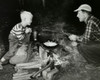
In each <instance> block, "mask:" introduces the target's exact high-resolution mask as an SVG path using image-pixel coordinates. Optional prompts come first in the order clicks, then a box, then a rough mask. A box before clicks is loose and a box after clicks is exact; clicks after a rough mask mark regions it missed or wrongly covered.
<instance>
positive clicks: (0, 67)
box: [0, 62, 3, 70]
mask: <svg viewBox="0 0 100 80" xmlns="http://www.w3.org/2000/svg"><path fill="white" fill-rule="evenodd" d="M2 69H3V66H2V63H1V62H0V70H2Z"/></svg>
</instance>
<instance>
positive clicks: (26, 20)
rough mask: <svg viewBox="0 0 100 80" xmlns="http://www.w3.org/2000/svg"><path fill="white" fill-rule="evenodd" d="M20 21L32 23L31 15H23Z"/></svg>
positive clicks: (26, 23) (25, 23)
mask: <svg viewBox="0 0 100 80" xmlns="http://www.w3.org/2000/svg"><path fill="white" fill-rule="evenodd" d="M22 22H23V23H24V25H26V26H27V25H31V23H32V17H31V16H25V17H23V18H22Z"/></svg>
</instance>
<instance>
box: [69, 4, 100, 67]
mask: <svg viewBox="0 0 100 80" xmlns="http://www.w3.org/2000/svg"><path fill="white" fill-rule="evenodd" d="M74 12H77V17H78V18H79V21H80V22H85V24H86V30H85V32H84V34H83V35H82V36H76V35H70V36H69V39H70V40H73V41H78V42H80V43H79V45H77V47H78V51H79V53H80V54H81V55H82V56H83V57H84V58H85V59H86V60H87V62H88V64H89V66H86V68H90V66H91V67H98V66H100V21H99V19H97V18H96V17H94V16H93V15H91V14H90V13H91V12H92V8H91V6H90V5H88V4H82V5H81V6H79V8H78V9H76V10H75V11H74Z"/></svg>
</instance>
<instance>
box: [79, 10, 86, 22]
mask: <svg viewBox="0 0 100 80" xmlns="http://www.w3.org/2000/svg"><path fill="white" fill-rule="evenodd" d="M77 17H78V18H79V21H80V22H83V21H84V20H85V14H84V12H82V11H78V12H77Z"/></svg>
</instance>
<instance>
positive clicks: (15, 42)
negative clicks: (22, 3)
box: [0, 11, 33, 69]
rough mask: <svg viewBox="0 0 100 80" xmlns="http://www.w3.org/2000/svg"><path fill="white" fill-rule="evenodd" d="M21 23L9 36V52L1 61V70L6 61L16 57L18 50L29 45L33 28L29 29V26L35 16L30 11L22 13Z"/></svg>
mask: <svg viewBox="0 0 100 80" xmlns="http://www.w3.org/2000/svg"><path fill="white" fill-rule="evenodd" d="M20 18H21V22H20V23H18V24H16V25H15V26H14V27H13V28H12V30H11V31H10V34H9V51H8V52H7V53H6V54H5V55H4V56H3V57H2V58H1V60H0V69H3V67H2V63H3V62H4V61H6V60H9V59H10V58H11V57H12V56H14V55H15V52H16V51H17V50H18V47H20V46H21V45H22V44H23V43H28V41H29V33H31V32H32V30H31V28H28V27H27V26H28V25H31V23H32V18H33V15H32V13H30V12H28V11H22V12H21V13H20Z"/></svg>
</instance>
